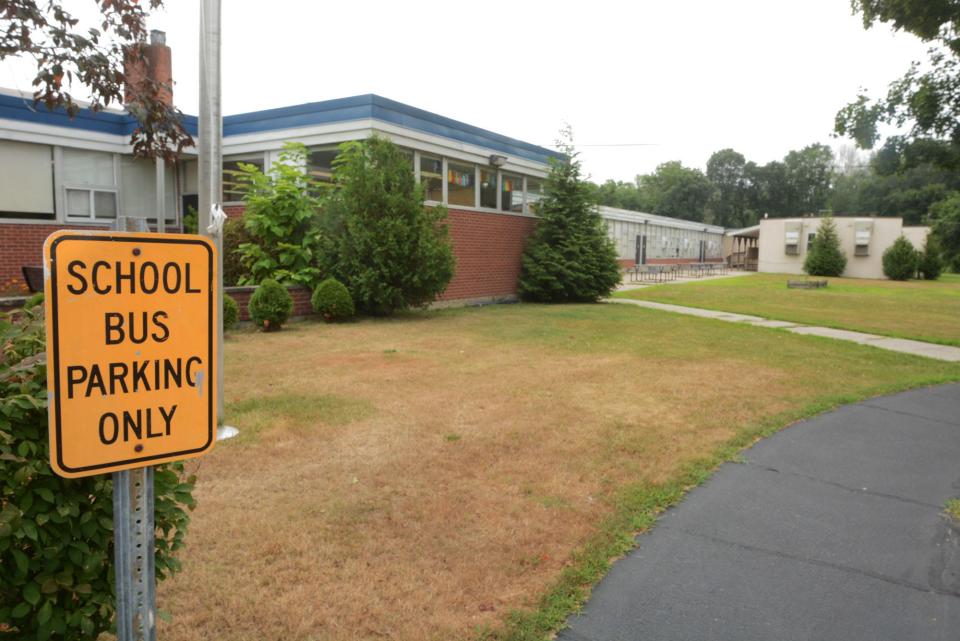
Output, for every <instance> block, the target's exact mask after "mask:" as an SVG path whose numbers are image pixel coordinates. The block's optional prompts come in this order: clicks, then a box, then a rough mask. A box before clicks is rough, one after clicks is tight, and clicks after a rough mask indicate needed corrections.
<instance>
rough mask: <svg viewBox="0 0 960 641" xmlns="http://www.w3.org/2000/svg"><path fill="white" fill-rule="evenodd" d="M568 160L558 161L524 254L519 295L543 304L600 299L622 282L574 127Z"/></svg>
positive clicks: (566, 144) (567, 137) (564, 146)
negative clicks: (586, 177) (576, 146)
mask: <svg viewBox="0 0 960 641" xmlns="http://www.w3.org/2000/svg"><path fill="white" fill-rule="evenodd" d="M561 136H562V140H561V141H560V145H559V146H560V149H561V150H562V151H563V152H564V153H565V154H566V159H565V160H562V161H556V160H554V161H552V164H551V167H550V174H549V175H548V176H547V182H546V193H545V195H544V198H543V199H542V200H541V201H540V202H539V203H538V204H537V208H536V214H537V216H538V217H539V219H540V220H539V221H538V223H537V228H536V230H535V231H534V233H533V236H532V237H531V238H530V241H529V242H528V243H527V247H526V249H525V251H524V253H523V262H522V266H521V271H520V282H519V288H518V289H519V293H520V297H521V298H523V299H524V300H529V301H539V302H553V303H564V302H596V301H597V300H599V299H600V298H602V297H604V296H608V295H609V294H610V293H611V292H612V291H613V289H614V288H615V287H616V286H617V284H618V283H619V282H620V264H619V263H618V262H617V251H616V249H615V248H614V245H613V242H612V241H611V240H610V238H609V236H608V235H607V226H606V223H605V222H604V221H603V219H602V218H601V217H600V212H599V211H598V209H597V206H596V202H595V200H594V190H593V189H591V185H590V183H588V182H586V181H585V180H584V179H583V177H582V176H581V173H580V161H579V160H578V159H577V153H576V151H575V150H574V148H573V143H572V140H571V134H570V130H569V128H567V129H565V130H564V131H562V132H561Z"/></svg>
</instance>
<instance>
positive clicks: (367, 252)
mask: <svg viewBox="0 0 960 641" xmlns="http://www.w3.org/2000/svg"><path fill="white" fill-rule="evenodd" d="M333 180H334V189H333V190H332V192H331V193H330V195H329V196H328V198H327V199H326V200H325V203H324V225H325V229H326V231H327V244H326V251H325V253H324V256H323V260H322V264H323V267H324V272H325V273H326V274H327V275H330V276H334V277H335V278H337V280H339V281H340V282H342V283H343V284H344V285H346V286H347V289H349V290H350V293H351V295H352V296H353V300H354V302H355V303H356V306H357V308H358V309H359V310H362V311H364V312H367V313H370V314H375V315H387V314H392V313H393V312H395V311H398V310H402V309H406V308H409V307H420V306H423V305H426V304H428V303H431V302H433V301H434V300H435V299H436V297H437V296H438V295H440V294H441V293H442V292H443V290H444V289H446V287H447V284H448V283H449V282H450V279H451V278H453V270H454V257H453V249H452V247H451V245H450V241H449V239H448V230H447V226H446V217H447V210H446V208H444V207H425V206H424V204H423V201H424V194H423V187H422V186H421V185H420V184H419V183H417V181H416V180H415V178H414V175H413V172H411V171H410V159H409V157H407V156H406V155H404V153H403V151H401V150H400V148H398V147H397V146H396V145H395V144H393V143H392V142H390V141H389V140H386V139H384V138H380V137H372V138H368V139H366V140H363V141H359V142H348V143H344V144H343V145H341V146H340V153H339V155H338V156H337V158H336V159H335V160H334V167H333Z"/></svg>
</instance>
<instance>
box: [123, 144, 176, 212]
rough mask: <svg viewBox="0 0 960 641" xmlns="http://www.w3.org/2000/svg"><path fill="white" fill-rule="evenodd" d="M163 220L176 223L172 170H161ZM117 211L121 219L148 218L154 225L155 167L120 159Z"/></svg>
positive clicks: (172, 168)
mask: <svg viewBox="0 0 960 641" xmlns="http://www.w3.org/2000/svg"><path fill="white" fill-rule="evenodd" d="M164 169H165V170H164V172H163V179H164V189H163V194H164V196H163V203H164V220H165V221H166V222H167V223H169V224H176V222H177V194H176V187H175V183H176V180H175V179H176V176H175V174H176V171H177V168H176V167H175V166H167V167H165V168H164ZM120 201H121V202H120V208H121V211H123V215H124V216H130V217H133V218H147V219H149V220H150V222H151V223H156V218H157V217H156V208H157V166H156V163H155V162H154V161H152V160H144V159H141V158H133V157H132V156H124V157H123V158H121V159H120Z"/></svg>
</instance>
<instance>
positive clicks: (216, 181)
mask: <svg viewBox="0 0 960 641" xmlns="http://www.w3.org/2000/svg"><path fill="white" fill-rule="evenodd" d="M198 134H199V135H198V137H199V143H200V145H199V153H200V158H199V166H200V185H199V187H200V188H199V193H198V198H197V200H198V209H199V211H198V212H197V222H198V227H199V228H200V229H199V231H200V233H201V234H206V235H207V236H210V237H211V239H212V240H213V241H214V243H215V244H216V246H217V255H218V256H219V261H218V264H217V278H218V280H219V282H218V283H217V310H218V313H217V317H218V318H220V322H219V323H217V367H216V370H217V416H219V417H221V420H222V417H223V319H222V314H221V313H220V310H222V309H223V241H222V238H221V235H220V234H213V233H210V232H209V231H208V229H207V227H208V226H209V225H210V213H211V208H212V207H213V206H214V205H219V204H220V203H221V198H222V193H223V191H222V187H223V185H222V178H223V176H222V173H221V172H222V170H223V148H222V137H223V118H222V113H221V109H220V0H200V117H199V121H198Z"/></svg>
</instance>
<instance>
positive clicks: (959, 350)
mask: <svg viewBox="0 0 960 641" xmlns="http://www.w3.org/2000/svg"><path fill="white" fill-rule="evenodd" d="M606 300H607V302H608V303H625V304H628V305H637V306H639V307H646V308H648V309H659V310H661V311H665V312H675V313H677V314H687V315H688V316H700V317H702V318H714V319H716V320H722V321H729V322H732V323H749V324H751V325H756V326H758V327H774V328H777V329H785V330H787V331H788V332H793V333H794V334H806V335H810V336H823V337H826V338H836V339H839V340H843V341H853V342H854V343H860V344H861V345H872V346H873V347H879V348H880V349H888V350H890V351H893V352H903V353H904V354H913V355H914V356H926V357H927V358H935V359H937V360H941V361H952V362H955V363H958V362H960V347H951V346H950V345H938V344H936V343H925V342H923V341H914V340H909V339H906V338H890V337H889V336H878V335H876V334H864V333H863V332H851V331H849V330H845V329H831V328H829V327H812V326H809V325H801V324H799V323H791V322H788V321H780V320H770V319H768V318H761V317H760V316H750V315H748V314H734V313H732V312H718V311H715V310H712V309H700V308H698V307H683V306H681V305H670V304H667V303H656V302H654V301H649V300H634V299H631V298H608V299H606ZM958 638H960V636H958Z"/></svg>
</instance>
